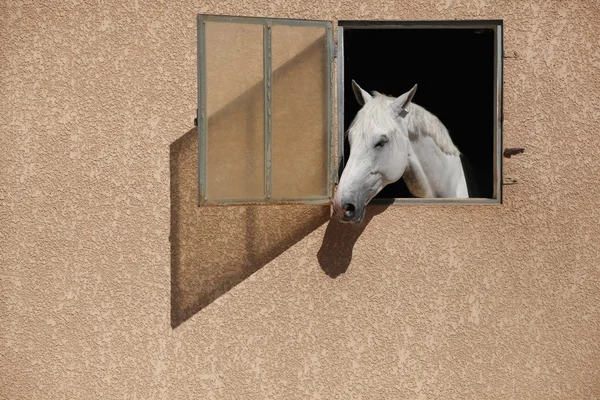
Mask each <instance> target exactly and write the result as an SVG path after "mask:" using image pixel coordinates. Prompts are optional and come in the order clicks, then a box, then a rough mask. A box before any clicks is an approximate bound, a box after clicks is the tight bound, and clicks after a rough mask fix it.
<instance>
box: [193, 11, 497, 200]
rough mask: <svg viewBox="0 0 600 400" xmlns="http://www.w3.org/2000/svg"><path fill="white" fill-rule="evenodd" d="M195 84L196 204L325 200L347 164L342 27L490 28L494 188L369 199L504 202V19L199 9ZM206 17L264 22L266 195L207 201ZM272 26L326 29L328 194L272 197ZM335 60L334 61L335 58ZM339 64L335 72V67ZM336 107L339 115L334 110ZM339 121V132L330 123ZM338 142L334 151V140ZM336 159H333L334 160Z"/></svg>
mask: <svg viewBox="0 0 600 400" xmlns="http://www.w3.org/2000/svg"><path fill="white" fill-rule="evenodd" d="M196 17H197V38H196V40H197V79H198V81H197V88H198V98H197V101H198V111H197V119H196V125H197V131H198V132H197V133H198V146H197V147H198V165H197V168H198V169H197V171H198V197H197V202H198V206H233V205H269V204H273V205H284V204H305V205H309V204H313V205H328V204H331V200H332V198H333V192H334V187H335V186H337V184H338V183H339V177H340V174H341V172H342V171H343V168H344V166H345V161H346V160H345V157H344V136H345V130H344V30H345V29H436V28H437V29H492V30H493V31H494V35H495V40H494V77H495V85H494V110H493V112H494V132H493V135H494V139H493V142H494V147H493V175H494V176H493V179H494V183H493V184H494V191H493V197H492V198H469V199H454V198H428V199H424V198H374V199H372V200H371V202H370V204H392V205H427V204H447V205H451V204H455V205H467V204H475V205H501V204H503V190H502V189H503V187H502V186H503V182H502V177H503V170H502V149H503V134H502V130H503V78H504V76H503V73H504V71H503V69H504V65H503V51H504V50H503V42H504V38H503V32H504V29H503V28H504V21H503V20H430V21H399V20H389V21H385V20H384V21H381V20H380V21H368V20H339V21H334V20H316V19H315V20H308V19H290V18H270V17H269V18H266V17H247V16H234V15H216V14H197V16H196ZM206 22H231V23H249V24H261V25H263V80H264V101H265V104H264V118H265V120H264V121H265V123H264V129H265V198H264V199H261V200H259V201H257V200H243V199H241V200H240V199H234V200H227V199H217V200H211V199H209V198H208V197H207V196H206V195H207V190H206V189H207V166H206V155H207V130H208V117H207V115H206V57H205V54H206V36H205V24H206ZM273 25H288V26H313V27H323V28H325V29H326V49H327V59H326V65H325V68H326V74H327V76H328V77H329V84H328V85H327V90H326V93H325V95H326V96H327V99H326V102H327V121H328V122H327V140H328V152H329V160H328V162H327V166H326V168H327V193H326V196H322V197H317V198H303V199H285V200H281V199H272V198H271V196H270V183H271V180H272V165H271V151H272V132H271V115H270V111H271V105H272V99H271V94H272V88H271V85H270V83H271V82H270V81H271V78H272V72H273V71H272V65H271V64H272V60H271V54H270V51H271V27H272V26H273ZM336 25H337V40H334V35H333V31H334V27H335V26H336ZM336 59H337V63H336ZM336 68H337V75H336V74H335V69H336ZM336 96H337V110H336V109H334V101H335V100H334V99H335V97H336ZM335 111H337V118H336V116H335V115H334V113H335ZM335 123H337V137H335V133H334V124H335ZM336 144H337V153H336V152H335V148H334V147H335V145H336ZM336 159H337V163H336Z"/></svg>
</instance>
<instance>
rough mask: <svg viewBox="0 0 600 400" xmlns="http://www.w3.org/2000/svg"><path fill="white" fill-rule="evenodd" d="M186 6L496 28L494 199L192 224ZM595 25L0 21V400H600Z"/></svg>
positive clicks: (560, 6)
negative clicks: (225, 17)
mask: <svg viewBox="0 0 600 400" xmlns="http://www.w3.org/2000/svg"><path fill="white" fill-rule="evenodd" d="M199 12H205V13H219V14H234V15H235V14H242V15H249V16H274V17H289V18H308V19H333V20H336V19H340V20H341V19H402V20H408V19H418V20H427V19H455V18H457V19H480V18H494V19H504V21H505V50H506V56H507V58H506V59H505V70H504V77H505V81H504V144H505V146H506V147H525V148H526V152H525V153H524V154H522V155H519V156H515V157H513V158H511V159H505V160H504V172H505V177H506V178H510V179H515V180H516V181H517V184H514V185H506V186H505V187H504V204H503V205H502V206H439V205H435V206H417V205H414V206H390V207H388V208H385V207H370V208H369V218H368V221H367V222H368V223H367V224H366V225H364V226H362V227H354V228H350V227H347V226H340V225H339V224H337V223H335V222H333V221H329V210H328V208H327V207H308V206H304V207H299V206H298V207H280V208H278V207H236V208H232V209H215V208H211V209H205V208H198V207H196V206H195V201H196V197H195V190H196V188H195V179H196V175H195V170H194V163H195V161H196V159H195V157H196V156H195V152H196V149H195V146H196V141H195V140H196V139H195V135H196V132H195V130H194V129H193V123H192V121H193V118H194V116H195V111H196V27H195V15H196V13H199ZM598 21H600V5H599V3H598V2H597V1H583V0H581V1H517V0H511V1H501V2H500V1H498V2H492V1H487V0H477V1H467V0H444V1H424V0H414V1H410V2H404V3H402V2H400V3H399V2H397V1H384V0H377V1H372V2H368V3H367V2H358V1H335V0H331V1H329V0H324V1H323V0H319V1H312V0H304V1H297V2H291V1H289V2H286V1H269V2H266V1H265V2H260V1H252V0H249V1H243V2H242V1H210V2H193V1H184V2H171V3H166V2H145V1H142V0H132V1H124V2H121V1H106V2H85V1H70V2H60V1H54V0H50V1H47V2H33V3H32V2H27V3H25V2H20V1H4V2H2V3H1V4H0V46H1V51H0V89H1V92H0V93H1V95H0V148H1V149H2V157H0V173H1V175H0V177H1V179H0V245H1V253H0V266H1V272H0V282H1V287H0V296H1V298H2V302H1V306H2V309H1V314H0V315H1V321H0V326H1V328H0V332H1V335H0V344H1V347H0V348H1V357H0V397H1V398H5V399H63V398H68V399H79V398H81V399H96V398H97V399H113V398H114V399H116V398H126V399H150V398H165V399H166V398H169V399H183V398H195V399H487V398H490V399H491V398H495V399H554V398H556V399H590V398H599V397H600V349H599V346H600V340H599V339H600V310H599V307H600V302H599V300H600V259H599V255H600V252H599V251H600V227H599V225H598V220H599V217H600V211H599V202H600V200H599V198H600V190H599V189H598V183H597V181H598V179H599V178H600V157H598V154H599V152H600V140H599V139H598V134H599V129H598V128H599V127H600V124H599V122H600V121H599V120H600V100H599V97H600V96H599V94H600V81H599V78H598V77H599V76H600V50H599V49H600V43H599V41H600V27H599V25H598ZM407 59H408V60H409V59H410V58H407ZM465 117H466V118H467V117H468V110H466V112H465Z"/></svg>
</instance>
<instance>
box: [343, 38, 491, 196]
mask: <svg viewBox="0 0 600 400" xmlns="http://www.w3.org/2000/svg"><path fill="white" fill-rule="evenodd" d="M352 79H354V80H355V81H356V82H357V83H358V84H359V85H360V86H361V87H362V88H363V89H364V90H366V91H367V92H369V93H371V92H372V91H374V90H375V91H378V92H380V93H383V94H386V95H389V96H399V95H401V94H402V93H404V92H406V91H408V90H410V88H412V87H413V85H414V84H418V89H417V93H416V95H415V97H414V99H413V101H414V102H415V103H417V104H419V105H420V106H422V107H425V108H426V109H427V110H429V111H430V112H432V113H433V114H435V115H436V116H437V117H438V118H439V119H440V120H441V121H442V123H443V124H444V125H445V126H446V128H447V129H448V131H449V132H450V136H451V137H452V141H453V142H454V144H455V145H456V146H457V147H458V149H459V150H460V151H461V152H462V153H463V155H464V156H465V157H466V158H467V159H468V161H469V163H470V166H471V172H470V173H468V171H465V173H466V174H467V179H468V180H470V182H468V183H469V189H470V191H472V190H473V189H476V193H471V195H470V197H484V198H491V197H493V193H494V188H493V184H494V177H493V145H494V86H495V85H496V81H495V77H494V31H493V30H492V29H463V28H460V29H387V28H380V29H352V28H345V29H344V129H345V131H347V130H348V128H349V127H350V124H351V123H352V120H353V119H354V117H355V116H356V113H357V112H358V110H359V109H360V106H359V105H358V103H357V102H356V99H355V97H354V92H353V91H352ZM344 154H345V159H346V160H347V159H348V156H349V154H350V145H349V144H348V139H347V138H346V140H345V142H344ZM469 175H471V176H469ZM473 181H474V182H473ZM473 183H475V185H473ZM407 197H414V196H413V195H412V194H411V193H410V192H409V191H408V188H407V187H406V185H405V183H404V181H403V180H402V179H401V180H400V181H398V182H396V183H394V184H391V185H388V186H387V187H386V188H384V189H383V190H382V191H381V192H380V193H379V194H378V195H377V198H407Z"/></svg>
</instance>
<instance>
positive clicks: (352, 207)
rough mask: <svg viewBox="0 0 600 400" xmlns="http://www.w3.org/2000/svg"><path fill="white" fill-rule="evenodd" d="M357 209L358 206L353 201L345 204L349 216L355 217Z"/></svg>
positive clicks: (346, 214) (346, 213) (345, 211)
mask: <svg viewBox="0 0 600 400" xmlns="http://www.w3.org/2000/svg"><path fill="white" fill-rule="evenodd" d="M355 211H356V206H355V205H354V204H352V203H346V204H344V215H345V216H346V217H347V218H353V217H354V212H355Z"/></svg>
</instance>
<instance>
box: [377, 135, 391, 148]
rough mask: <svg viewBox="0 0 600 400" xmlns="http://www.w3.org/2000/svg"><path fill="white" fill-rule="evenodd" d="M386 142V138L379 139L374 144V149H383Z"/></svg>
mask: <svg viewBox="0 0 600 400" xmlns="http://www.w3.org/2000/svg"><path fill="white" fill-rule="evenodd" d="M387 142H388V139H387V138H386V137H382V138H381V139H379V141H378V142H377V143H376V144H375V147H383V146H385V144H386V143H387Z"/></svg>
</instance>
